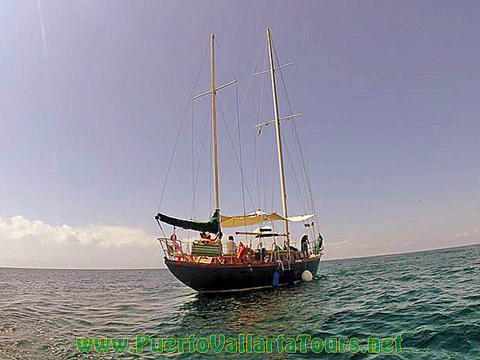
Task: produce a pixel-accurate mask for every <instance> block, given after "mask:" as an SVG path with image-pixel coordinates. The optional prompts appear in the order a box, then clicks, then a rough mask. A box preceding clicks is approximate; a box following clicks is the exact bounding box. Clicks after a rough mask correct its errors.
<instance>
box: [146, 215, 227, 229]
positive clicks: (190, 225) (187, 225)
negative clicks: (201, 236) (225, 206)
mask: <svg viewBox="0 0 480 360" xmlns="http://www.w3.org/2000/svg"><path fill="white" fill-rule="evenodd" d="M155 219H157V220H159V221H161V222H164V223H167V224H170V225H173V226H177V227H181V228H183V229H188V230H196V231H200V232H209V233H212V234H215V233H217V232H219V231H220V222H219V219H220V210H215V212H214V213H213V215H212V217H211V218H210V220H208V221H206V222H201V221H191V220H182V219H176V218H173V217H170V216H167V215H164V214H160V213H158V214H157V216H155Z"/></svg>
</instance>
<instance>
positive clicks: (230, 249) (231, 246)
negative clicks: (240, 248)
mask: <svg viewBox="0 0 480 360" xmlns="http://www.w3.org/2000/svg"><path fill="white" fill-rule="evenodd" d="M236 253H237V244H235V240H234V238H233V236H232V235H230V236H229V237H228V240H227V254H228V255H235V254H236Z"/></svg>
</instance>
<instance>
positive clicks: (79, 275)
mask: <svg viewBox="0 0 480 360" xmlns="http://www.w3.org/2000/svg"><path fill="white" fill-rule="evenodd" d="M159 256H160V254H159ZM159 262H160V260H159ZM212 333H223V334H225V335H226V336H237V335H238V334H239V333H252V334H254V336H256V337H276V336H277V335H278V334H281V333H283V334H285V336H286V337H287V336H296V335H297V334H301V333H307V334H311V335H312V336H315V337H321V338H328V337H357V338H359V339H360V340H361V341H363V339H367V338H368V337H393V336H395V335H397V334H402V336H403V342H402V347H403V351H402V352H401V353H399V354H396V353H394V354H376V355H372V354H370V355H367V354H361V353H358V354H349V353H348V354H325V353H322V354H320V355H318V354H314V353H312V352H309V353H307V354H300V353H297V354H286V353H282V354H278V353H277V354H276V353H274V354H271V355H256V354H250V355H248V356H245V355H233V356H231V355H228V357H229V358H230V357H232V358H245V359H247V358H248V359H252V358H259V359H260V358H262V359H263V358H275V359H276V358H278V359H285V358H299V359H300V358H325V357H327V358H332V359H472V360H477V359H480V246H469V247H463V248H456V249H447V250H436V251H427V252H420V253H412V254H402V255H391V256H381V257H374V258H363V259H351V260H341V261H323V262H322V263H321V265H320V269H319V272H318V274H317V276H316V277H315V280H314V281H313V282H311V283H304V284H301V285H297V286H295V287H291V288H282V289H276V290H265V291H258V292H254V293H249V294H237V295H223V296H203V295H198V294H197V293H195V292H194V291H192V290H190V289H189V288H187V287H185V286H184V285H182V284H181V283H179V282H178V281H177V280H176V279H175V278H173V277H172V276H171V275H170V273H169V272H168V270H163V269H160V270H98V271H97V270H31V269H8V268H0V359H28V360H31V359H33V360H35V359H42V360H44V359H127V358H128V359H158V358H160V357H161V356H166V355H154V354H152V353H151V352H149V351H146V352H144V353H143V354H123V355H118V354H113V353H107V354H103V355H100V354H94V353H92V354H90V355H85V354H82V355H81V354H79V353H78V352H77V350H76V346H75V338H76V337H126V338H129V339H131V340H133V339H134V338H135V335H136V334H148V335H150V336H152V337H167V336H175V337H187V336H189V335H190V334H195V335H196V336H197V337H200V336H202V335H210V334H212ZM226 356H227V355H226V354H225V353H222V354H221V355H215V354H213V353H211V354H207V355H202V354H198V353H197V354H193V355H192V354H175V355H170V357H174V358H185V359H187V358H188V359H190V358H206V357H208V358H216V357H220V358H226Z"/></svg>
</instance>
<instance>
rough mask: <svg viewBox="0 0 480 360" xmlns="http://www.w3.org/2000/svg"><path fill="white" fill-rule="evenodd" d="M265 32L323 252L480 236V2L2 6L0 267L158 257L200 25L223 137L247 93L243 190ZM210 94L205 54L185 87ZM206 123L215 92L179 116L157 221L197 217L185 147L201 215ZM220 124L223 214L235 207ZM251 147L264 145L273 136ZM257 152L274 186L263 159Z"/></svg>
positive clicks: (238, 206) (122, 262) (199, 49)
mask: <svg viewBox="0 0 480 360" xmlns="http://www.w3.org/2000/svg"><path fill="white" fill-rule="evenodd" d="M266 27H270V28H271V29H272V33H273V37H274V41H275V48H276V51H277V53H278V56H279V59H280V60H281V62H282V63H287V62H293V63H294V65H293V66H289V67H287V68H284V69H283V70H282V74H284V76H285V81H286V83H287V89H288V95H289V99H290V103H291V105H292V111H293V112H294V113H295V112H301V113H302V114H303V115H302V117H300V118H298V119H296V120H295V124H296V126H297V127H298V131H299V136H300V138H301V142H302V149H303V151H304V152H305V153H306V154H308V164H309V165H308V167H309V171H310V174H311V178H312V184H313V191H314V200H315V203H316V211H317V215H318V222H319V225H320V229H321V232H322V234H323V235H324V237H325V245H326V249H325V259H337V258H348V257H359V256H370V255H376V254H389V253H398V252H407V251H417V250H423V249H433V248H442V247H450V246H459V245H465V244H473V243H480V221H479V220H480V141H479V135H480V121H479V115H480V101H478V96H479V95H478V94H479V89H480V47H479V45H478V44H480V3H479V2H478V1H456V2H452V1H438V0H435V1H433V0H431V1H422V2H418V1H405V0H402V1H362V2H352V1H340V0H334V1H333V0H332V1H301V2H300V1H282V2H280V1H228V2H227V1H203V0H201V1H178V0H175V1H166V0H162V1H96V0H92V1H54V0H51V1H47V0H15V1H13V0H11V1H2V3H1V4H0V79H1V80H0V109H1V117H0V266H14V267H47V268H155V267H161V266H163V261H162V254H161V250H160V247H159V245H158V243H157V242H156V240H155V238H156V237H157V236H160V235H161V233H160V231H159V229H158V227H157V225H156V223H155V221H154V215H155V214H156V212H157V210H158V205H159V199H160V194H161V192H162V186H163V183H164V179H165V175H166V172H167V168H168V162H169V159H170V156H171V153H172V149H173V148H174V144H175V138H176V135H177V131H178V128H179V126H180V123H181V122H182V119H184V112H185V108H186V104H187V102H188V99H189V97H190V95H191V92H192V88H193V86H194V84H195V80H196V79H197V74H199V69H200V65H201V64H202V59H203V57H204V54H205V50H206V46H207V44H208V39H209V36H210V34H212V33H215V35H216V39H217V40H218V42H217V43H218V48H219V49H218V50H219V51H217V54H218V55H217V58H218V67H217V81H218V83H219V84H220V83H224V82H227V81H229V80H231V79H232V78H237V79H238V80H239V82H238V84H237V85H235V86H232V87H230V88H226V89H224V90H221V91H220V92H219V99H220V100H219V101H220V102H221V106H222V111H223V109H224V108H225V109H224V111H225V113H226V115H225V119H226V120H225V123H226V124H229V125H228V126H230V127H231V130H232V132H233V129H234V127H235V121H236V120H235V119H236V118H235V105H234V104H235V101H234V100H235V98H236V94H239V95H238V96H239V98H241V99H243V96H244V94H246V95H245V98H248V95H251V99H250V100H248V101H246V102H245V106H244V107H241V108H240V110H241V111H240V122H241V126H240V127H241V134H242V136H243V137H242V144H244V145H242V146H243V153H242V159H243V162H244V164H245V179H246V182H247V184H248V185H249V186H250V188H252V189H253V188H254V187H255V184H254V177H255V176H254V165H252V164H254V161H253V159H254V158H255V151H254V150H253V149H254V144H255V141H256V140H254V136H255V132H254V130H253V129H252V127H253V126H254V125H255V124H256V123H258V121H259V120H262V119H263V120H269V119H271V118H272V116H273V113H272V110H271V106H270V105H269V103H268V102H269V101H271V99H270V98H269V97H268V96H269V95H268V88H267V90H266V92H264V91H263V90H262V89H263V87H262V86H263V85H262V81H263V80H261V79H254V80H251V76H250V75H251V74H252V69H253V68H254V64H255V59H256V56H257V54H259V51H260V54H262V53H264V48H265V45H264V44H265V40H264V38H265V29H266ZM207 61H208V59H207ZM261 65H262V62H260V66H261ZM258 70H261V69H258ZM267 80H268V78H267ZM251 84H253V85H251ZM267 85H268V83H267ZM208 86H209V81H208V64H206V65H204V66H203V68H201V70H200V76H199V77H198V85H197V87H196V88H195V90H196V91H197V92H202V91H205V90H207V89H208ZM249 86H251V87H250V89H253V90H251V92H250V93H249V90H248V89H249ZM255 91H257V92H255ZM264 93H265V94H266V95H265V98H264V101H265V103H266V106H265V109H266V110H265V112H264V113H260V112H259V108H261V107H262V106H261V104H262V100H261V99H262V97H261V96H256V95H258V94H264ZM282 94H283V93H282ZM282 94H281V95H282ZM282 96H283V97H282ZM282 96H280V102H281V106H280V111H281V113H282V114H283V115H285V112H286V111H287V109H286V106H285V103H286V102H285V97H284V95H282ZM227 108H228V109H227ZM249 109H250V110H249ZM190 112H191V114H190ZM197 114H198V115H197ZM254 114H255V115H254ZM208 116H209V114H208V98H205V99H203V100H199V101H196V102H195V110H192V111H190V110H189V109H187V115H186V117H187V121H186V124H187V125H185V129H183V130H184V131H183V132H182V133H181V134H182V136H181V137H180V138H179V139H180V140H179V145H178V147H177V151H176V155H175V158H174V159H175V161H174V165H173V166H172V168H171V171H170V175H169V177H168V179H169V180H168V182H167V187H166V189H167V190H166V195H165V197H164V200H163V201H162V204H161V210H162V211H164V212H166V213H168V214H172V215H174V216H179V217H184V218H188V217H189V216H191V211H192V170H191V169H192V151H193V153H194V154H195V156H194V159H197V160H195V161H197V162H196V163H194V167H195V168H197V167H198V169H200V172H199V174H200V180H198V182H197V188H198V196H197V202H199V205H198V206H197V205H196V208H195V216H196V217H198V218H207V217H208V215H209V211H210V210H211V205H210V201H209V197H210V195H209V194H210V192H211V190H210V186H209V181H210V180H209V176H210V175H209V174H210V168H209V166H210V165H209V160H208V155H209V152H208V145H209V144H208V143H207V144H206V145H205V146H206V149H205V150H200V149H202V145H201V144H202V141H203V140H202V139H204V137H205V134H207V132H206V130H208ZM190 118H191V119H190ZM190 122H192V123H193V125H190ZM219 126H223V125H219ZM285 128H286V127H285ZM222 129H223V130H220V133H219V138H220V140H219V141H220V144H219V147H220V164H221V165H224V166H223V167H222V168H221V169H220V172H221V174H222V176H221V204H222V206H221V208H222V212H223V213H226V214H235V213H242V212H243V209H242V196H241V190H240V185H241V182H239V179H240V177H239V173H238V168H237V169H236V168H235V166H236V164H235V161H234V160H232V158H234V157H233V155H232V152H230V151H231V150H230V147H229V143H228V141H227V140H226V138H227V135H228V134H227V132H226V130H225V129H224V128H222ZM192 134H194V136H192ZM285 136H286V137H287V134H285ZM192 141H193V145H192ZM262 141H263V143H262V144H264V145H262V146H264V147H263V148H262V154H273V155H274V152H272V151H270V150H269V149H273V147H271V145H272V144H273V132H272V129H270V128H268V129H267V128H265V131H264V133H263V134H262ZM202 151H203V152H202ZM202 154H203V155H204V156H202ZM200 161H202V162H200ZM263 161H264V162H265V163H264V165H265V168H266V169H267V173H269V174H270V175H271V180H268V179H270V178H268V179H267V180H266V181H267V183H269V184H270V185H271V188H272V189H277V188H278V173H277V172H276V171H277V169H276V168H275V167H274V166H276V163H275V160H273V158H269V157H268V156H267V155H265V157H264V159H263ZM267 165H268V166H267ZM294 171H295V170H294V169H293V168H290V169H287V175H290V177H288V176H287V193H288V194H289V196H290V198H291V199H292V201H290V204H292V210H291V212H292V213H293V212H301V209H300V208H299V207H297V205H296V201H295V190H294V187H293V185H292V182H291V181H290V182H288V179H290V178H291V177H292V176H291V175H294V174H293V172H294ZM272 191H273V190H272ZM275 191H277V190H275ZM269 196H270V195H269ZM253 197H255V195H253ZM273 198H275V199H276V198H277V196H276V195H275V193H272V199H273ZM271 207H272V209H267V210H276V211H280V210H281V208H280V205H279V203H278V201H276V200H275V201H272V202H271ZM247 210H251V209H247ZM185 235H187V234H185Z"/></svg>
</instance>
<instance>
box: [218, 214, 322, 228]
mask: <svg viewBox="0 0 480 360" xmlns="http://www.w3.org/2000/svg"><path fill="white" fill-rule="evenodd" d="M314 216H315V214H310V215H298V216H290V217H288V218H284V217H283V216H281V215H278V214H277V213H275V212H272V213H266V212H263V211H260V210H257V211H255V212H253V213H250V214H246V215H238V216H226V215H221V227H222V228H233V227H240V226H249V225H256V224H259V223H262V222H267V221H278V220H288V221H292V222H301V221H307V220H309V219H311V218H313V217H314Z"/></svg>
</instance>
